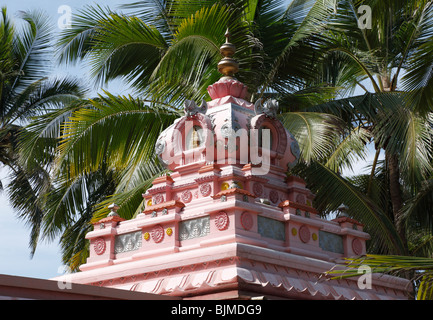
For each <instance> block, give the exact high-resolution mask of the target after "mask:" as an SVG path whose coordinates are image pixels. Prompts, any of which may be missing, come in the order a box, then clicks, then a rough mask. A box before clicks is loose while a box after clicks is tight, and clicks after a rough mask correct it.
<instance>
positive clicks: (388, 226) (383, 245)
mask: <svg viewBox="0 0 433 320" xmlns="http://www.w3.org/2000/svg"><path fill="white" fill-rule="evenodd" d="M301 176H302V177H304V178H305V179H306V181H307V183H308V187H309V188H310V190H311V191H312V192H313V193H314V194H315V195H316V198H315V207H317V209H318V210H319V211H322V212H324V213H327V212H333V211H334V212H335V211H337V209H338V207H339V206H341V205H342V204H343V203H342V202H343V201H344V204H345V205H346V206H348V208H349V211H348V213H349V215H350V216H351V217H353V218H354V219H356V220H358V221H360V222H361V223H363V224H364V225H365V226H366V229H365V230H366V232H368V233H370V235H371V237H372V240H371V242H372V243H371V244H370V246H371V247H374V248H375V250H379V251H385V252H394V253H402V252H404V249H403V248H404V246H403V244H402V241H401V239H400V237H399V235H398V234H397V232H396V229H395V226H394V224H393V223H392V221H390V220H389V218H388V217H387V216H386V215H385V214H384V213H383V211H382V210H381V208H380V207H378V206H377V205H376V204H375V203H374V202H373V201H371V200H370V199H369V198H368V197H366V196H365V195H364V194H363V193H362V192H361V191H360V190H359V189H357V188H356V187H355V186H354V185H352V184H351V183H350V182H349V181H348V180H347V179H345V178H343V177H342V176H341V175H339V174H338V173H336V172H334V171H332V170H331V169H330V168H328V167H326V166H325V165H323V164H321V163H319V162H317V161H312V162H311V163H310V165H309V166H305V167H303V168H302V169H301Z"/></svg>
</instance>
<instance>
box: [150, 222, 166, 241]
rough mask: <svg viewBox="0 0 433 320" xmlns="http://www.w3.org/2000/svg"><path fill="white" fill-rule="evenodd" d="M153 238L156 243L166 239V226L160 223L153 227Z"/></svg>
mask: <svg viewBox="0 0 433 320" xmlns="http://www.w3.org/2000/svg"><path fill="white" fill-rule="evenodd" d="M151 234H152V239H153V241H155V243H160V242H161V241H162V240H163V239H164V228H163V227H162V226H160V225H159V224H158V225H156V226H154V227H153V229H152V232H151Z"/></svg>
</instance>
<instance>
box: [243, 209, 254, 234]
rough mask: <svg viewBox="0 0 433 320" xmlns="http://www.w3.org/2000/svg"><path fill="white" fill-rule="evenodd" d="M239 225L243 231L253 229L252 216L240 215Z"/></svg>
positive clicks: (247, 213) (249, 214)
mask: <svg viewBox="0 0 433 320" xmlns="http://www.w3.org/2000/svg"><path fill="white" fill-rule="evenodd" d="M241 225H242V227H243V228H244V229H245V230H250V229H251V228H252V227H253V216H252V215H251V213H249V212H244V213H242V215H241Z"/></svg>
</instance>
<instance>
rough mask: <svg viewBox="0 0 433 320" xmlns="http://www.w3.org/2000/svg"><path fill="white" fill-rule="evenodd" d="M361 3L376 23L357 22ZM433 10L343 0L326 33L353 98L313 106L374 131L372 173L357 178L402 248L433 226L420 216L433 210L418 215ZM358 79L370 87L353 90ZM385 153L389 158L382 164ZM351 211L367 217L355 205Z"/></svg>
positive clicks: (428, 164) (425, 158) (425, 168)
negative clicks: (363, 24)
mask: <svg viewBox="0 0 433 320" xmlns="http://www.w3.org/2000/svg"><path fill="white" fill-rule="evenodd" d="M361 5H368V6H369V7H370V8H371V12H372V19H371V21H372V29H370V30H369V29H363V28H360V27H359V26H358V19H359V14H358V9H359V7H360V6H361ZM432 14H433V7H432V6H431V3H430V2H428V1H410V2H407V1H374V0H372V1H352V0H348V1H339V3H338V7H337V10H336V13H335V16H334V17H332V18H331V19H330V21H329V23H328V25H327V29H328V31H327V32H323V33H322V34H321V35H320V36H321V37H323V38H325V39H326V41H328V42H327V45H326V46H324V47H323V48H322V53H323V54H324V55H323V58H324V59H325V60H326V59H329V61H330V62H334V61H338V64H339V69H340V70H339V72H338V73H339V74H338V77H339V78H340V80H341V82H342V83H344V88H345V91H346V92H347V91H348V92H349V97H348V98H343V99H337V100H332V101H330V102H328V103H325V104H322V105H319V106H316V107H314V108H313V110H315V111H321V112H328V113H331V114H334V115H337V116H339V117H340V118H342V119H345V120H346V121H347V123H348V125H349V126H351V127H354V128H359V129H360V130H364V131H366V132H367V134H368V135H369V136H370V139H371V141H372V142H373V143H374V147H375V158H374V161H373V163H372V165H371V174H370V175H369V176H367V177H363V178H362V177H359V178H357V181H356V184H358V185H359V186H362V188H363V190H364V194H366V195H368V196H369V198H370V200H371V201H373V202H374V203H376V204H377V207H378V209H380V210H381V211H382V212H383V213H384V214H385V215H386V216H388V218H389V219H390V220H391V222H392V224H393V225H394V228H395V230H396V232H397V234H398V238H399V240H400V241H399V242H401V244H403V245H404V247H403V248H402V249H403V250H398V251H394V253H396V254H397V253H398V254H408V253H409V251H410V250H411V249H413V248H410V246H411V244H410V243H408V242H409V239H408V238H412V235H413V233H418V232H419V230H420V229H423V230H426V229H427V231H428V232H430V234H431V231H432V225H431V223H430V222H429V223H428V224H425V223H420V222H421V221H422V222H426V221H430V220H431V218H430V216H431V210H426V211H425V212H424V214H423V217H421V216H420V215H419V214H418V215H415V210H416V208H417V207H416V205H415V203H417V200H415V199H416V198H420V196H419V195H418V194H419V193H421V194H423V195H425V192H426V190H429V187H428V186H429V185H430V184H431V183H429V179H431V176H432V173H433V162H432V159H433V149H432V141H433V130H432V128H433V127H432V125H433V122H432V120H433V113H432V107H431V95H432V92H433V91H432V88H433V87H432V85H431V81H432V79H431V72H430V71H431V67H430V64H428V62H427V61H428V60H427V57H428V56H429V55H431V53H432V51H431V36H432V33H431V32H432V30H433V16H432ZM429 50H430V51H429ZM356 86H358V87H361V88H363V90H365V94H364V95H360V96H351V95H350V93H351V91H352V92H353V89H354V88H355V87H356ZM368 87H371V88H372V90H373V92H369V91H368V89H367V88H368ZM381 152H383V153H384V154H385V161H384V162H383V163H382V165H381V166H379V161H378V159H379V155H380V153H381ZM319 183H320V182H319ZM430 190H431V189H430ZM380 192H382V193H380ZM328 194H330V193H329V192H328ZM380 194H382V195H383V196H382V198H380V196H379V195H380ZM319 197H321V195H319ZM384 197H385V198H384ZM375 198H376V200H375V201H374V199H375ZM384 199H389V201H384ZM423 199H424V200H425V199H426V198H425V197H424V198H423ZM325 202H326V203H328V205H330V204H331V203H334V206H333V208H335V207H336V205H337V203H338V202H340V203H341V200H340V201H338V200H337V199H334V200H333V199H331V198H330V197H326V196H325V195H323V198H322V203H325ZM424 208H426V207H425V206H424ZM417 212H418V213H420V211H419V210H418V211H417ZM352 214H354V215H356V216H357V217H358V218H359V219H361V220H362V217H361V216H360V214H359V212H358V213H357V212H356V210H353V212H352ZM415 216H416V217H417V218H416V219H415V220H414V218H415ZM409 217H411V218H413V219H409ZM420 219H421V220H420ZM423 233H424V232H423ZM430 254H431V253H430Z"/></svg>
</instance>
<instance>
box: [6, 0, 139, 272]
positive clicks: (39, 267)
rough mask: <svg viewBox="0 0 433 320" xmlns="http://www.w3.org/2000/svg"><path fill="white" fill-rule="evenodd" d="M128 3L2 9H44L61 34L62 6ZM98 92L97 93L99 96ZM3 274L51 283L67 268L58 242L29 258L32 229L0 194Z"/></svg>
mask: <svg viewBox="0 0 433 320" xmlns="http://www.w3.org/2000/svg"><path fill="white" fill-rule="evenodd" d="M130 2H133V1H128V0H114V1H113V0H104V1H89V0H73V1H70V0H60V1H58V0H39V1H35V0H18V1H17V0H0V7H3V6H6V7H7V10H8V14H9V16H10V17H12V18H15V17H16V16H17V12H18V11H20V10H21V11H26V10H32V9H42V10H44V11H45V12H47V13H48V14H49V16H50V18H51V20H52V24H53V25H54V26H55V31H57V32H58V31H60V28H59V27H58V22H59V21H60V23H62V22H63V21H64V19H63V15H64V14H65V11H62V10H61V9H62V8H61V6H64V5H67V6H69V7H70V8H71V9H72V13H74V12H76V10H77V9H80V8H82V7H83V6H84V5H87V4H94V3H100V4H103V5H104V6H110V7H111V8H113V9H115V8H116V7H117V6H118V5H119V4H122V3H130ZM59 8H60V13H59V12H58V11H59ZM54 67H55V73H56V74H57V75H61V76H65V75H73V76H78V77H80V78H81V79H82V80H83V81H86V82H87V83H90V82H89V80H88V79H83V78H82V75H84V74H85V72H83V67H80V66H77V67H70V68H66V67H65V66H56V65H55V66H54ZM109 90H110V92H113V93H119V94H120V93H124V92H125V87H124V86H122V85H121V84H120V82H117V83H113V84H112V85H111V86H110V87H109ZM97 91H99V90H95V92H97ZM7 175H8V172H7V171H6V170H5V169H0V180H1V181H2V182H3V183H5V181H6V183H5V184H7ZM0 217H1V220H0V274H7V275H16V276H23V277H32V278H40V279H49V278H53V277H56V276H58V275H60V274H62V273H64V270H65V268H64V266H63V264H62V261H61V254H60V250H59V246H58V244H57V242H56V241H54V242H51V243H40V244H39V245H38V248H37V249H36V252H35V255H34V256H33V258H30V249H29V246H28V244H29V239H30V229H29V228H28V227H27V226H26V225H25V223H24V222H23V221H22V220H19V219H18V218H17V216H16V213H15V212H14V211H13V209H12V208H11V206H10V205H9V203H8V200H7V196H6V194H5V193H4V192H3V193H1V194H0Z"/></svg>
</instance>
